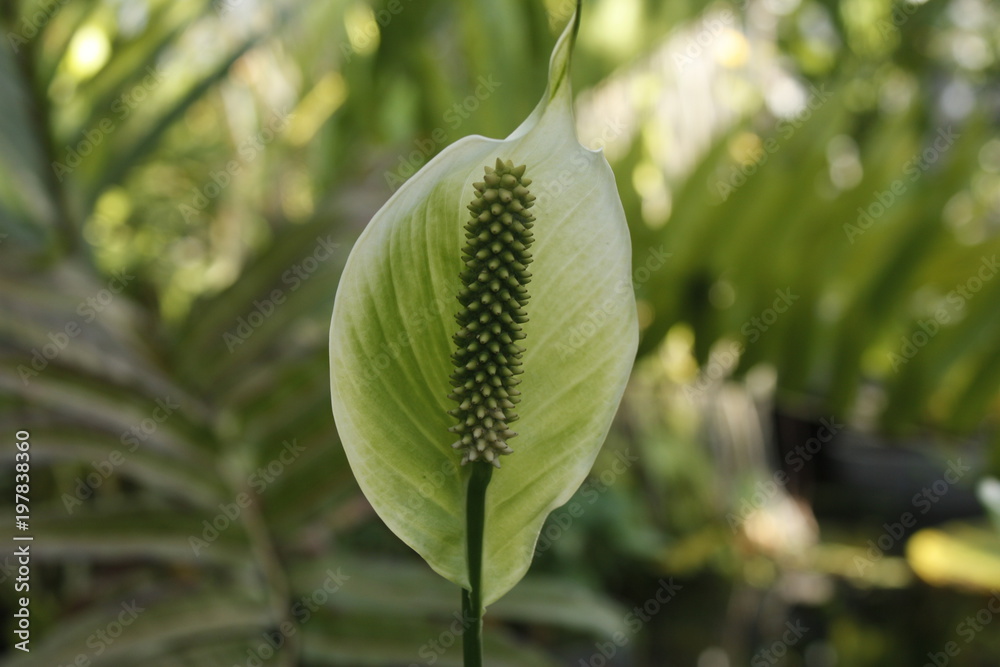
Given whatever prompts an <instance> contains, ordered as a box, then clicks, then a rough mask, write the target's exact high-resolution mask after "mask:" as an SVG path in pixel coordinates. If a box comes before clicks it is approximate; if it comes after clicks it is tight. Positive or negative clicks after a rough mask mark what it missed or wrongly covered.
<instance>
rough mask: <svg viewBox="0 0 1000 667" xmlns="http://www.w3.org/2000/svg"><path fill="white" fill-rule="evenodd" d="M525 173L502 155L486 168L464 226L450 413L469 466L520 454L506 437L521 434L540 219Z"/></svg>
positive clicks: (454, 430)
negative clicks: (524, 343) (526, 327)
mask: <svg viewBox="0 0 1000 667" xmlns="http://www.w3.org/2000/svg"><path fill="white" fill-rule="evenodd" d="M524 171H525V165H521V166H519V167H515V166H514V163H513V162H511V161H510V160H508V161H506V162H504V161H502V160H500V158H497V162H496V167H495V168H494V167H486V177H485V178H484V179H483V182H482V183H475V184H474V185H473V187H474V188H475V190H476V198H475V199H474V200H473V201H472V203H471V204H469V206H468V208H469V210H470V211H471V212H472V220H470V221H469V222H468V223H467V224H466V225H465V238H466V239H467V242H466V244H465V248H464V249H463V250H462V259H463V261H464V262H465V270H464V271H462V273H461V278H462V285H463V287H462V289H461V291H460V292H459V293H458V301H459V303H461V304H462V309H461V310H460V311H459V312H458V314H457V315H456V316H455V319H456V320H457V321H458V325H459V327H460V329H459V330H458V333H457V334H455V335H454V336H453V338H452V340H454V341H455V345H456V346H457V348H458V350H457V351H456V352H455V353H454V354H453V355H452V361H453V362H454V364H455V368H456V371H455V372H454V373H452V375H451V384H452V386H453V387H454V388H455V390H454V391H453V392H452V393H451V394H450V395H449V398H451V399H452V400H454V401H456V402H457V403H458V408H456V409H454V410H450V411H449V412H448V414H450V415H452V416H453V417H456V418H458V421H459V423H458V424H457V425H455V426H453V427H451V428H450V429H448V430H449V431H451V432H452V433H455V434H456V435H458V436H459V439H458V440H457V441H456V442H455V443H454V444H453V445H452V447H454V448H455V449H460V450H463V456H462V464H463V465H465V464H466V463H468V462H469V461H477V460H480V459H482V460H485V461H487V462H489V463H492V464H493V465H494V466H496V467H497V468H499V467H500V461H499V460H498V457H499V456H500V455H502V454H510V453H511V452H512V451H513V450H512V449H511V448H510V446H509V445H508V444H507V441H508V440H509V439H510V438H513V437H514V436H515V435H517V433H515V432H514V431H512V430H510V429H509V428H508V425H509V424H510V423H511V422H513V421H514V420H516V419H517V414H516V413H515V412H514V406H515V404H516V403H517V402H518V401H519V400H520V398H521V392H519V391H518V390H517V385H518V384H520V382H521V381H520V379H519V378H518V377H517V376H518V375H520V374H521V373H522V372H523V371H522V368H521V354H522V353H523V352H524V348H522V347H520V346H519V345H518V344H517V341H519V340H521V339H523V338H524V333H523V332H522V331H521V325H522V324H524V323H525V322H526V321H527V320H528V315H527V313H526V312H525V304H527V302H528V298H529V296H528V289H527V287H526V285H527V284H528V282H530V280H531V273H530V272H529V271H528V264H530V263H531V260H532V257H531V253H530V252H528V248H529V247H530V246H531V243H532V241H534V235H533V234H532V233H531V227H532V226H533V224H534V219H535V218H534V216H533V215H531V213H529V212H528V209H529V208H531V207H532V206H534V199H535V197H534V195H532V194H530V193H529V192H528V186H529V185H531V179H528V178H524Z"/></svg>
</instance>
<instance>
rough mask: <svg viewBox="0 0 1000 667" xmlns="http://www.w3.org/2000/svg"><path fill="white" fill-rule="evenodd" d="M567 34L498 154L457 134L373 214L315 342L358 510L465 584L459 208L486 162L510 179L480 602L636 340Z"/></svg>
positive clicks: (577, 457) (602, 172) (575, 464)
mask: <svg viewBox="0 0 1000 667" xmlns="http://www.w3.org/2000/svg"><path fill="white" fill-rule="evenodd" d="M572 42H573V32H572V23H571V26H570V27H569V28H567V29H566V31H565V32H564V33H563V36H562V37H561V38H560V40H559V43H558V44H557V45H556V48H555V51H554V53H553V57H552V61H551V64H550V70H549V87H548V89H547V90H546V93H545V95H544V96H543V98H542V101H541V102H540V103H539V105H538V107H537V108H536V109H535V111H534V112H533V113H532V114H531V116H529V118H528V119H527V120H526V121H525V122H524V123H522V125H521V126H520V127H519V128H518V129H517V130H515V132H514V133H513V134H512V135H511V136H510V137H508V138H507V139H506V140H503V141H500V140H493V139H487V138H484V137H479V136H472V137H466V138H464V139H462V140H460V141H458V142H456V143H455V144H453V145H452V146H450V147H449V148H447V149H446V150H444V151H443V152H442V153H441V154H440V155H439V156H437V157H436V158H435V159H433V160H432V161H431V162H429V163H428V164H427V165H426V166H425V167H424V168H423V169H422V170H421V171H420V172H418V173H417V174H416V175H415V176H413V178H412V179H410V180H409V181H408V182H407V183H406V184H404V185H403V186H402V187H401V188H400V189H399V191H398V192H396V194H395V195H394V196H393V197H392V198H391V199H390V200H389V201H388V202H387V203H386V204H385V206H383V208H382V209H381V210H380V211H379V212H378V213H377V214H376V215H375V216H374V218H373V219H372V221H371V222H370V223H369V225H368V227H367V228H366V229H365V231H364V233H363V234H362V235H361V237H360V238H359V239H358V241H357V243H356V244H355V246H354V248H353V250H352V252H351V255H350V257H349V259H348V261H347V264H346V266H345V269H344V274H343V276H342V278H341V282H340V286H339V288H338V292H337V297H336V302H335V305H334V310H333V320H332V324H331V331H330V356H331V369H332V382H331V389H332V395H333V408H334V414H335V417H336V419H337V426H338V430H339V432H340V435H341V438H342V441H343V443H344V447H345V449H346V452H347V456H348V460H349V462H350V464H351V467H352V469H353V471H354V474H355V476H356V477H357V479H358V482H359V484H360V486H361V488H362V490H363V491H364V493H365V495H366V496H367V498H368V500H369V501H370V502H371V504H372V506H373V507H374V508H375V511H376V512H377V513H378V514H379V516H380V517H381V518H382V519H383V520H384V521H385V522H386V524H387V525H388V526H389V527H390V528H391V529H392V530H393V532H395V533H396V534H397V535H398V536H399V537H400V538H401V539H402V540H403V541H404V542H406V543H407V544H408V545H409V546H411V547H412V548H413V549H415V550H416V551H417V552H418V553H419V554H420V555H421V556H422V557H423V558H424V559H425V560H426V561H427V562H428V563H429V564H430V566H431V567H432V568H433V569H434V570H436V571H437V572H438V573H440V574H441V575H442V576H444V577H446V578H447V579H449V580H451V581H453V582H455V583H457V584H459V585H462V586H466V587H467V586H468V572H467V566H466V556H465V539H464V533H465V527H464V526H465V494H466V484H467V480H468V470H467V469H464V468H459V467H458V465H457V464H458V462H459V460H460V455H459V454H458V453H457V452H456V451H455V450H453V449H451V447H450V445H451V443H452V442H453V441H454V438H453V437H452V435H451V434H450V433H448V430H447V429H448V428H449V427H450V426H452V425H453V424H454V419H453V418H452V417H450V416H449V415H448V414H447V411H448V410H450V409H452V408H453V407H454V404H453V403H452V402H451V401H450V400H449V399H448V398H447V395H448V394H449V393H450V391H451V387H450V384H449V379H448V378H449V375H450V373H451V372H452V370H453V368H452V365H451V360H450V355H451V353H452V351H453V344H452V342H451V336H452V335H453V334H454V333H455V331H456V330H457V325H456V323H455V320H454V314H455V313H456V312H457V310H458V308H459V304H458V301H457V300H456V298H455V295H457V293H458V290H459V288H460V287H461V283H460V280H459V277H458V274H459V271H460V270H461V268H462V260H461V254H460V253H461V249H462V247H463V245H464V243H465V237H464V230H463V226H464V224H465V223H466V221H467V220H468V219H469V213H468V211H467V210H466V208H465V206H466V204H468V203H469V201H470V200H471V199H472V196H473V187H472V184H473V183H474V182H476V181H479V180H481V179H482V176H483V167H484V166H486V165H492V164H493V163H494V162H495V160H496V158H498V157H499V158H502V159H504V160H513V162H514V164H525V165H527V172H526V174H525V176H527V177H528V178H531V179H532V181H533V183H532V185H531V186H530V190H531V192H532V193H533V194H535V195H536V197H537V198H538V199H537V202H536V206H535V208H534V209H533V210H532V212H533V213H534V214H535V217H536V223H535V228H534V230H533V231H534V233H535V243H534V244H533V246H532V248H531V250H532V254H533V255H534V257H535V261H534V263H532V265H531V267H530V268H531V271H532V273H533V275H534V277H533V279H532V282H531V284H530V285H529V287H528V289H529V293H530V294H531V297H532V300H531V301H530V302H529V303H528V305H527V310H528V315H529V317H530V321H529V322H528V323H527V324H525V325H524V331H525V333H526V334H527V338H526V340H524V341H522V344H523V347H525V348H527V351H526V352H525V353H524V357H523V363H524V369H525V373H524V375H523V376H522V379H523V383H522V384H521V385H520V386H519V389H520V390H521V392H522V402H521V404H520V405H519V406H518V410H517V412H518V414H519V415H520V417H521V419H520V421H518V422H515V423H514V424H513V428H514V429H515V430H516V431H517V432H518V433H520V435H519V436H518V437H516V438H514V439H513V440H512V441H511V443H510V444H511V447H513V449H514V453H513V454H512V455H510V456H505V457H503V460H502V463H503V468H502V469H501V470H498V471H496V473H495V474H494V475H493V481H492V482H491V484H490V486H489V489H488V492H487V507H486V538H485V540H486V541H485V546H484V559H485V560H484V570H483V587H484V590H483V599H484V603H486V604H489V603H491V602H493V601H495V600H497V599H498V598H499V597H501V596H502V595H503V594H504V593H505V592H507V591H508V590H510V588H511V587H513V586H514V584H516V583H517V581H518V580H520V579H521V577H523V576H524V574H525V572H526V571H527V569H528V566H529V565H530V563H531V558H532V554H533V550H534V545H535V541H536V540H537V538H538V533H539V531H540V530H541V528H542V523H543V521H544V520H545V517H546V516H547V515H548V514H549V513H550V512H551V511H552V510H553V509H555V508H556V507H558V506H559V505H562V504H563V503H565V502H566V501H567V500H568V499H569V498H570V496H571V495H572V494H573V492H574V491H575V490H576V489H577V488H578V487H579V485H580V484H581V483H582V482H583V480H584V478H585V476H586V475H587V473H588V471H589V470H590V468H591V466H592V464H593V461H594V458H595V457H596V456H597V453H598V450H599V449H600V446H601V444H602V443H603V441H604V438H605V436H606V435H607V431H608V429H609V427H610V424H611V420H612V418H613V416H614V414H615V411H616V410H617V407H618V403H619V401H620V399H621V395H622V392H623V391H624V387H625V382H626V380H627V377H628V374H629V370H630V368H631V365H632V362H633V359H634V356H635V350H636V346H637V342H638V326H637V320H636V312H635V301H634V296H633V293H632V284H631V276H630V273H629V272H630V261H631V260H630V257H631V248H630V240H629V235H628V228H627V225H626V222H625V215H624V211H623V210H622V205H621V201H620V199H619V197H618V192H617V189H616V186H615V180H614V175H613V173H612V171H611V168H610V166H609V165H608V163H607V161H606V160H605V159H604V157H603V155H602V154H601V153H600V152H593V151H590V150H587V149H585V148H583V147H582V146H581V145H580V144H579V142H578V141H577V138H576V134H575V131H574V123H573V112H572V95H571V92H570V85H569V77H568V67H569V57H570V52H571V50H572Z"/></svg>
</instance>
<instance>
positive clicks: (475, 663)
mask: <svg viewBox="0 0 1000 667" xmlns="http://www.w3.org/2000/svg"><path fill="white" fill-rule="evenodd" d="M491 477H493V466H492V465H490V464H489V463H486V462H481V463H480V462H475V463H473V464H472V476H471V477H470V478H469V495H468V497H467V498H466V503H465V527H466V531H465V532H466V536H467V540H468V542H467V544H466V553H467V554H468V557H469V590H465V589H464V588H463V589H462V619H463V623H464V624H465V631H464V632H463V633H462V654H463V656H464V658H465V667H482V665H483V532H484V528H485V524H486V487H487V486H488V485H489V483H490V478H491Z"/></svg>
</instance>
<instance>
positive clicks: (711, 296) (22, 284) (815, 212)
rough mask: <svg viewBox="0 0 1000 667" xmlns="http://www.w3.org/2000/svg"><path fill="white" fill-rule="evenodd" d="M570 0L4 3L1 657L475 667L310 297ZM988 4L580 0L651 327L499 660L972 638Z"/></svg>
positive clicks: (520, 602) (520, 591) (994, 586)
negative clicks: (20, 510)
mask: <svg viewBox="0 0 1000 667" xmlns="http://www.w3.org/2000/svg"><path fill="white" fill-rule="evenodd" d="M573 4H574V3H573V2H572V1H571V0H545V1H544V2H543V1H542V0H530V1H529V0H500V1H496V0H492V1H490V0H472V1H469V2H456V1H451V0H420V1H415V0H389V1H388V2H383V1H380V0H379V1H376V0H373V1H370V2H368V1H364V0H330V1H328V2H313V3H306V2H288V1H284V2H282V1H277V2H262V1H261V0H215V1H214V2H205V1H198V2H195V1H188V0H102V1H93V0H39V1H27V2H18V1H16V0H4V1H3V2H2V3H0V26H2V31H3V42H4V44H3V47H2V48H0V424H2V431H0V432H2V438H3V442H4V443H5V444H4V445H3V447H4V449H3V451H4V452H5V454H4V456H3V461H4V463H3V466H2V468H3V472H2V474H0V489H2V493H3V503H4V504H3V509H2V513H3V517H4V518H3V521H4V524H5V526H10V529H9V534H10V536H13V535H14V534H18V533H19V531H18V530H16V528H15V514H16V512H15V509H16V508H15V505H14V503H13V502H12V500H13V497H14V494H15V477H14V474H15V473H14V453H15V451H16V450H15V446H14V442H15V440H19V439H20V438H23V434H21V435H17V434H18V432H19V431H22V430H24V431H28V432H29V434H30V438H29V441H30V453H31V461H30V486H31V488H30V521H29V528H28V530H27V531H22V532H20V533H19V534H20V535H22V536H23V535H30V536H32V537H33V538H34V540H33V541H32V542H31V543H30V553H31V566H30V567H31V569H30V615H31V616H30V618H31V639H30V642H31V643H30V648H31V652H30V653H24V652H22V651H18V650H15V649H14V644H15V642H18V641H20V639H19V638H18V637H17V635H16V634H14V630H15V629H16V627H17V619H16V618H14V616H13V615H14V614H15V613H16V612H17V611H18V609H20V604H19V598H20V597H21V596H22V595H24V593H18V592H16V591H15V586H16V584H17V579H18V576H19V574H18V563H17V559H16V558H15V557H14V555H13V554H14V550H15V548H17V547H18V546H19V545H23V544H24V543H23V542H14V541H11V542H10V543H9V546H5V547H4V548H3V552H2V555H0V561H2V562H0V565H2V567H0V581H2V585H0V605H2V607H3V621H2V623H0V625H2V626H3V628H4V633H3V635H2V639H0V647H2V649H3V651H4V656H5V657H3V658H0V664H2V665H3V666H4V667H7V666H11V667H13V666H14V665H17V666H22V667H27V666H29V665H32V666H33V665H39V666H44V667H53V666H56V667H60V666H68V665H74V666H78V667H88V666H89V665H109V666H110V665H122V666H129V667H131V666H134V665H143V666H144V667H181V666H190V667H214V666H219V667H236V666H238V665H240V666H246V667H254V666H255V665H262V664H267V665H281V666H288V667H291V666H298V665H302V666H310V667H312V666H321V665H330V666H333V665H342V666H349V667H354V666H362V665H372V666H386V667H389V666H402V667H412V666H414V665H460V664H461V656H460V650H458V649H457V646H456V644H457V641H458V640H457V637H456V635H455V633H454V632H453V631H452V630H451V629H450V627H451V626H452V625H453V624H454V622H455V619H454V617H453V614H454V612H455V611H456V610H457V609H458V601H459V596H458V590H457V589H456V588H455V587H454V586H452V585H450V584H448V583H447V582H445V581H444V580H443V579H440V578H439V577H437V576H436V575H434V574H433V573H432V572H431V571H430V570H429V569H428V568H427V567H426V566H425V565H424V564H423V562H422V561H421V560H420V559H419V558H417V557H416V556H415V554H413V553H412V552H410V551H409V549H407V548H406V547H405V546H404V545H403V544H402V543H401V542H399V541H398V540H397V539H396V538H395V537H394V536H393V535H392V534H391V533H389V531H388V530H387V529H386V528H385V527H384V526H383V524H382V523H381V522H380V521H379V519H378V518H377V517H376V516H375V515H374V514H373V512H372V510H371V508H370V507H369V505H368V504H367V502H366V501H365V499H364V498H363V497H362V495H361V494H360V491H359V490H358V487H357V485H356V484H355V482H354V480H353V477H352V475H351V472H350V470H349V469H348V467H347V465H346V461H345V458H344V454H343V451H342V449H341V447H340V445H339V443H338V439H337V433H336V429H335V426H334V422H333V418H332V416H331V412H330V405H329V403H330V401H329V389H328V382H329V380H328V361H327V352H326V345H327V331H328V323H329V316H330V312H331V309H332V304H333V297H334V293H335V290H336V288H337V282H338V277H339V275H340V272H341V269H342V268H343V265H344V261H345V259H346V256H347V254H348V252H349V251H350V248H351V245H352V243H353V241H354V240H355V239H356V238H357V236H358V234H359V233H360V232H361V230H362V229H363V228H364V226H365V224H366V223H367V221H368V220H369V219H370V217H371V215H372V214H373V213H374V212H375V211H376V210H377V209H378V208H379V207H380V206H381V205H382V204H383V203H384V202H385V201H386V199H388V197H389V196H390V195H391V194H392V192H393V191H394V190H395V189H396V188H397V187H398V186H399V184H401V183H402V182H403V181H405V180H406V178H408V177H409V176H410V175H412V174H413V173H414V172H415V171H416V170H417V169H419V167H420V166H422V165H423V164H425V163H426V162H427V161H428V160H429V159H430V158H431V157H433V156H434V155H435V154H437V153H438V152H440V151H441V150H442V149H443V148H444V147H445V146H447V145H448V144H450V143H451V142H453V141H455V140H457V139H458V138H460V137H462V136H465V135H468V134H475V133H478V134H484V135H486V136H492V137H503V136H505V135H506V134H507V133H509V132H510V131H511V130H513V129H514V128H515V127H516V126H517V125H518V124H519V122H520V121H521V119H523V118H524V117H525V116H526V115H527V114H528V113H529V112H530V111H531V109H532V108H533V106H534V104H535V103H536V101H537V100H538V99H539V97H540V95H541V92H542V90H543V88H544V84H545V73H546V63H547V60H548V56H549V52H550V49H551V47H552V45H553V43H554V40H555V36H556V35H557V34H558V31H559V30H560V29H561V28H562V26H563V25H565V23H566V21H567V20H568V18H569V16H570V14H571V12H572V9H573ZM998 26H1000V8H998V7H997V5H996V3H994V2H990V1H989V0H927V1H926V2H923V3H921V2H908V1H905V0H904V1H903V2H894V1H892V0H842V1H836V0H747V1H746V2H743V3H737V4H734V3H725V2H717V3H711V4H707V3H701V2H693V1H690V0H688V1H685V0H673V1H671V2H654V1H653V0H591V1H588V2H586V3H585V14H584V19H583V27H582V29H581V32H580V39H579V43H578V47H577V52H576V56H575V60H574V63H573V79H574V85H575V90H576V98H577V123H578V132H579V135H580V139H581V142H582V143H583V144H585V145H587V146H590V147H595V148H596V147H603V149H604V151H605V154H606V156H607V158H608V160H609V161H610V162H611V164H612V166H613V168H614V171H615V174H616V177H617V182H618V189H619V191H620V193H621V197H622V199H623V201H624V204H625V210H626V213H627V216H628V220H629V225H630V227H631V231H632V238H633V244H634V263H635V273H634V279H635V288H636V294H637V298H638V300H639V313H640V323H641V326H642V342H641V346H640V355H639V358H638V360H637V363H636V366H635V371H634V374H633V377H632V380H631V383H630V386H629V389H628V391H627V393H626V397H625V400H624V402H623V404H622V407H621V410H620V412H619V415H618V418H617V420H616V423H615V426H614V428H613V429H612V433H611V435H610V436H609V438H608V441H607V443H606V445H605V448H604V451H603V452H602V454H601V457H600V458H599V459H598V463H597V465H596V466H595V468H594V471H593V474H592V476H591V478H590V479H589V480H588V481H587V482H586V484H585V485H584V486H583V488H581V490H580V491H579V493H578V494H577V495H576V496H575V498H574V500H573V501H571V503H570V504H569V505H567V506H566V507H564V508H562V509H560V510H557V511H556V512H555V513H554V514H553V515H552V517H551V518H550V520H549V522H548V524H547V525H546V528H545V529H544V531H543V533H542V536H541V538H540V541H539V544H538V550H537V555H536V559H535V563H534V565H533V568H532V572H531V573H530V575H529V577H528V578H527V579H525V580H524V581H523V582H522V583H521V584H520V585H519V586H518V587H517V588H516V589H515V590H514V591H513V592H511V593H510V594H509V595H508V596H507V597H506V598H504V599H503V600H502V601H501V602H499V603H497V604H496V605H495V606H493V607H491V608H490V610H489V613H488V616H487V625H488V628H487V639H488V644H487V655H488V657H489V664H490V665H497V666H499V665H510V666H515V665H516V666H521V667H523V666H535V665H537V666H543V665H553V666H555V665H573V666H578V665H582V666H584V667H586V666H588V665H589V666H591V667H602V666H604V665H607V666H619V665H636V666H660V665H679V666H687V665H695V666H697V667H730V666H736V665H751V666H753V667H758V666H759V665H804V666H808V667H830V666H832V665H851V666H857V667H862V666H866V665H884V666H890V667H893V666H900V667H914V666H916V667H921V666H923V665H934V666H935V667H942V666H943V665H961V666H969V667H972V666H976V667H978V666H986V665H996V664H998V662H1000V632H997V628H998V627H1000V618H996V617H997V615H998V614H1000V593H998V591H1000V532H998V531H1000V482H998V481H997V477H998V476H1000V431H998V416H1000V279H997V273H998V271H1000V265H998V264H997V256H998V255H1000V236H998V231H1000V131H998V129H997V124H998V121H1000V84H998V81H1000V79H998V74H1000V66H998V57H1000V30H998ZM5 539H6V538H5Z"/></svg>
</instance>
